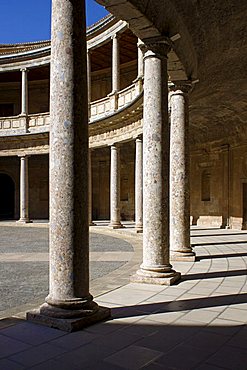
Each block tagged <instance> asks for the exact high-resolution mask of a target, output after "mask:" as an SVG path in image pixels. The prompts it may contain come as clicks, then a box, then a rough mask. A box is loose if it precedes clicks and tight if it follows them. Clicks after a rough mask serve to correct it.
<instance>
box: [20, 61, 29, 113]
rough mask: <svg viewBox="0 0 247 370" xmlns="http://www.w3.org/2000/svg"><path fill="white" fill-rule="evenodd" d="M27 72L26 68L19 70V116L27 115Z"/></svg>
mask: <svg viewBox="0 0 247 370" xmlns="http://www.w3.org/2000/svg"><path fill="white" fill-rule="evenodd" d="M27 74H28V70H27V68H23V69H21V115H22V116H26V115H28V80H27Z"/></svg>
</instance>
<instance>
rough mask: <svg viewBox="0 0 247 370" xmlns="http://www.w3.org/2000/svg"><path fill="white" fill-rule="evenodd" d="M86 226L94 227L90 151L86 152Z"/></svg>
mask: <svg viewBox="0 0 247 370" xmlns="http://www.w3.org/2000/svg"><path fill="white" fill-rule="evenodd" d="M88 224H89V226H95V223H94V222H93V221H92V150H91V149H89V152H88Z"/></svg>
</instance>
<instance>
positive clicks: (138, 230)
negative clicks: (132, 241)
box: [135, 223, 143, 233]
mask: <svg viewBox="0 0 247 370" xmlns="http://www.w3.org/2000/svg"><path fill="white" fill-rule="evenodd" d="M135 232H136V233H143V224H139V223H136V224H135Z"/></svg>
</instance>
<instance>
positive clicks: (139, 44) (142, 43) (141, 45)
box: [137, 39, 147, 51]
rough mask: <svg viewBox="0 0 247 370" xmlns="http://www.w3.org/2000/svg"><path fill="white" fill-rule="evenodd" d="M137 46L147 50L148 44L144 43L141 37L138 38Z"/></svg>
mask: <svg viewBox="0 0 247 370" xmlns="http://www.w3.org/2000/svg"><path fill="white" fill-rule="evenodd" d="M137 47H138V48H139V49H140V50H141V51H145V49H146V48H147V47H146V45H145V44H144V42H143V41H142V40H141V39H138V41H137Z"/></svg>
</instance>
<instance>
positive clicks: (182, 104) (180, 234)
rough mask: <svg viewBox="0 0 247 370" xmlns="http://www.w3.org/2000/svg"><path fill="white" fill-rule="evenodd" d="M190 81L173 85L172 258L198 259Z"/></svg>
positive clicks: (171, 116)
mask: <svg viewBox="0 0 247 370" xmlns="http://www.w3.org/2000/svg"><path fill="white" fill-rule="evenodd" d="M190 87H191V85H190V83H189V82H184V83H183V82H181V83H174V84H173V85H172V86H170V112H171V115H170V122H171V123H170V125H171V127H170V248H171V259H172V260H179V261H180V260H181V261H195V253H194V252H193V251H192V248H191V245H190V173H189V172H190V171H189V168H190V153H189V106H188V92H189V89H190Z"/></svg>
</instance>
